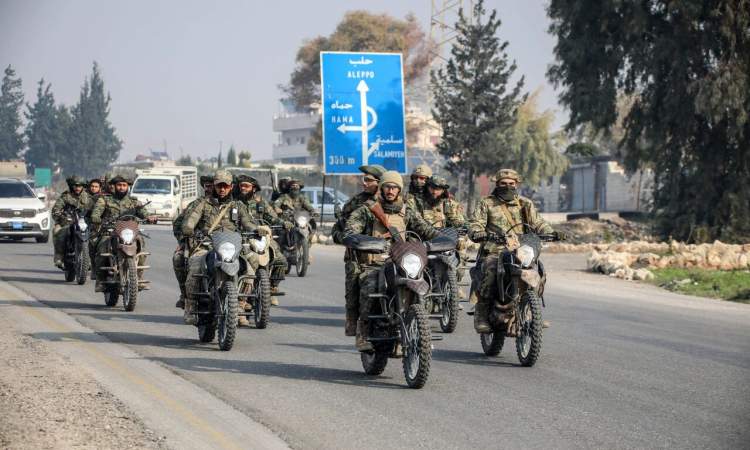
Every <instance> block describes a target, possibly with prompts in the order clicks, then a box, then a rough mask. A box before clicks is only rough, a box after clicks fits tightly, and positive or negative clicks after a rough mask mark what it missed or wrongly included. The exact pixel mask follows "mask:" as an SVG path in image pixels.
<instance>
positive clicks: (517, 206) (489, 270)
mask: <svg viewBox="0 0 750 450" xmlns="http://www.w3.org/2000/svg"><path fill="white" fill-rule="evenodd" d="M496 178H498V179H500V178H512V179H513V178H515V179H516V180H517V181H520V177H519V176H518V174H517V173H516V172H515V171H513V170H509V169H501V170H500V171H498V175H496ZM522 223H526V224H528V225H529V226H530V227H531V228H532V229H533V231H535V232H537V233H544V234H547V233H553V232H554V230H553V229H552V227H551V226H550V225H549V224H548V223H547V222H546V221H545V220H544V219H543V218H542V217H541V216H540V215H539V213H538V212H537V210H536V207H535V206H534V203H532V201H531V200H529V199H527V198H525V197H522V196H520V195H515V196H514V198H513V199H512V200H509V201H505V200H503V199H501V198H500V197H499V196H498V195H495V194H494V193H493V194H492V195H489V196H487V197H484V198H483V199H482V200H480V201H479V203H478V204H477V208H476V209H475V211H474V215H473V217H472V219H471V221H470V223H469V235H470V236H471V237H472V239H477V238H478V237H479V236H480V235H481V234H483V233H486V232H493V233H496V234H500V235H504V236H505V238H506V240H507V243H506V244H498V243H496V242H484V243H483V244H482V248H481V250H480V254H479V258H478V262H477V267H478V268H479V270H481V280H480V283H479V298H478V303H477V306H476V315H475V316H474V318H475V327H476V326H477V322H478V321H481V320H482V319H484V322H486V321H487V314H488V309H489V307H490V304H491V301H492V299H493V298H495V297H496V296H497V295H498V294H497V280H496V279H495V273H496V272H497V264H498V258H499V256H500V255H501V253H502V252H503V251H506V250H515V249H516V248H518V246H519V245H518V235H519V234H523V232H524V229H523V228H524V227H523V226H522V225H520V224H522ZM517 224H518V226H517V227H515V228H513V230H511V231H508V230H509V229H510V228H511V227H513V226H514V225H517ZM478 240H479V239H478Z"/></svg>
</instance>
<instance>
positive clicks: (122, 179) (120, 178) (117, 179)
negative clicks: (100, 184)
mask: <svg viewBox="0 0 750 450" xmlns="http://www.w3.org/2000/svg"><path fill="white" fill-rule="evenodd" d="M117 183H128V184H130V182H128V180H126V179H125V177H123V176H122V175H115V176H114V177H112V178H110V179H109V184H117Z"/></svg>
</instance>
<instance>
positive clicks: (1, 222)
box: [0, 178, 52, 242]
mask: <svg viewBox="0 0 750 450" xmlns="http://www.w3.org/2000/svg"><path fill="white" fill-rule="evenodd" d="M44 199H45V198H44V194H35V193H34V191H33V190H32V189H31V188H30V187H29V185H28V184H26V183H24V182H23V181H21V180H19V179H17V178H0V237H7V238H11V239H13V240H17V241H20V240H21V239H23V238H32V237H33V238H35V239H36V241H37V242H47V241H48V240H49V231H50V226H51V225H52V223H51V222H52V219H51V218H50V212H49V209H48V208H47V206H46V205H45V204H44Z"/></svg>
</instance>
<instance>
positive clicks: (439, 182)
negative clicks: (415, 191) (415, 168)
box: [427, 175, 451, 190]
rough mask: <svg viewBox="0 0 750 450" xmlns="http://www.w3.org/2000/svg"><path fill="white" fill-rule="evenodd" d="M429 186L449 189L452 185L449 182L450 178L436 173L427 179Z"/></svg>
mask: <svg viewBox="0 0 750 450" xmlns="http://www.w3.org/2000/svg"><path fill="white" fill-rule="evenodd" d="M427 186H431V187H433V188H436V189H445V190H448V189H449V188H450V187H451V185H450V184H448V180H446V179H445V177H441V176H440V175H435V176H432V177H430V178H428V179H427Z"/></svg>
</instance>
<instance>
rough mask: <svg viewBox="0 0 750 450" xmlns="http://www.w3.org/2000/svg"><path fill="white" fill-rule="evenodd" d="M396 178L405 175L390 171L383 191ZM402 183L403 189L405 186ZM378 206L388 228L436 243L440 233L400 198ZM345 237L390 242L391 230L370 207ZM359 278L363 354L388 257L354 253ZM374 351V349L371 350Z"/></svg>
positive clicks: (354, 217) (351, 220)
mask: <svg viewBox="0 0 750 450" xmlns="http://www.w3.org/2000/svg"><path fill="white" fill-rule="evenodd" d="M396 177H397V178H398V180H400V179H401V175H399V174H398V173H397V172H393V171H389V172H386V173H385V174H383V177H382V178H381V185H380V186H381V189H382V186H383V184H386V183H394V184H395V180H396ZM392 180H393V181H392ZM402 183H403V182H401V184H400V186H403V184H402ZM377 203H379V204H380V205H381V207H382V208H383V211H384V213H385V217H386V218H387V221H388V224H389V225H390V226H391V227H393V228H395V229H396V230H398V231H399V232H403V231H405V230H410V231H414V232H416V233H417V234H419V235H420V236H421V237H422V238H425V239H432V238H433V237H435V236H436V235H437V234H438V230H436V229H435V228H433V227H432V226H430V224H428V223H427V222H425V221H424V219H422V217H420V216H419V214H417V213H416V212H415V211H414V210H412V209H410V208H407V207H406V205H405V204H404V203H403V201H402V200H401V199H400V198H399V199H398V200H396V201H395V202H393V203H388V202H386V201H385V200H384V199H383V198H382V196H378V198H377ZM344 234H345V235H350V234H365V235H368V236H377V237H383V238H387V239H390V238H389V236H390V235H389V233H388V229H386V228H385V227H384V226H383V224H382V223H380V221H379V220H378V219H377V218H376V217H375V214H373V212H372V211H371V210H370V207H368V206H362V207H360V208H359V209H357V210H356V211H354V212H353V213H352V215H351V216H350V217H349V220H348V221H347V222H346V229H345V231H344ZM354 255H355V258H356V261H357V264H358V266H359V267H358V268H359V271H360V274H359V321H358V322H357V348H358V349H360V351H363V350H367V348H366V347H364V346H362V345H361V344H368V343H367V342H366V341H363V336H364V330H365V329H366V326H367V324H366V320H365V319H364V318H365V317H367V314H369V312H370V307H371V299H370V297H369V295H370V294H372V293H375V292H376V291H377V287H378V272H379V270H380V267H381V266H382V265H383V264H384V263H385V260H386V259H387V256H388V255H387V254H381V255H371V254H367V253H360V252H354ZM370 348H371V346H370Z"/></svg>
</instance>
